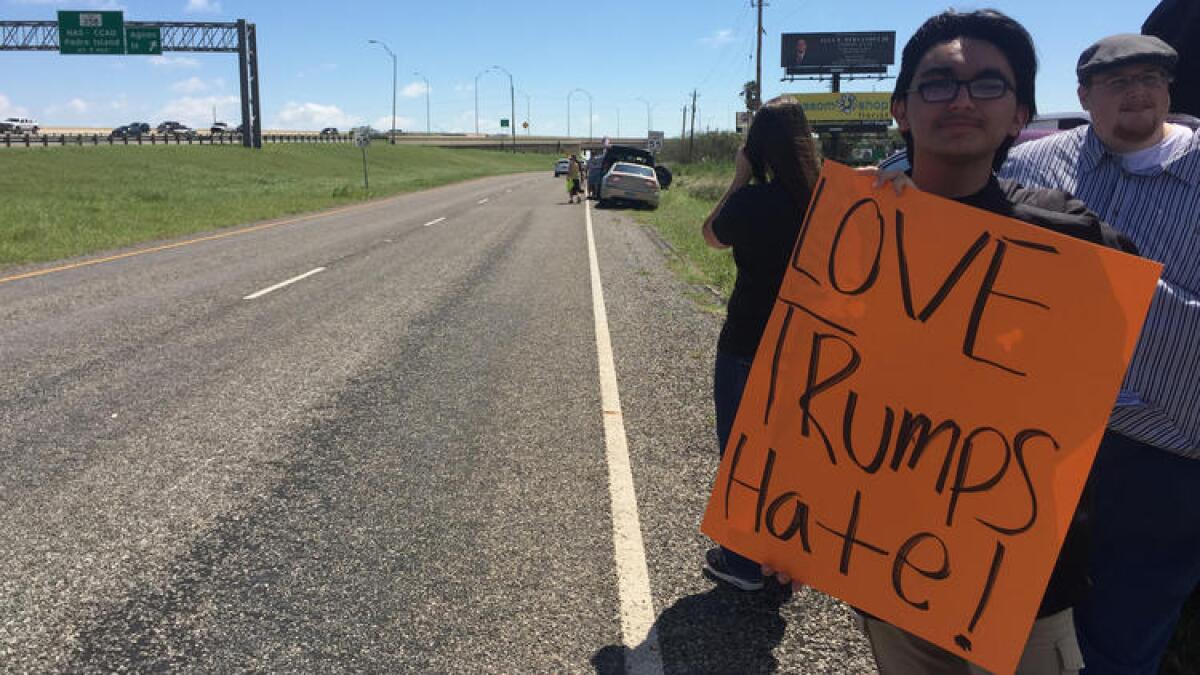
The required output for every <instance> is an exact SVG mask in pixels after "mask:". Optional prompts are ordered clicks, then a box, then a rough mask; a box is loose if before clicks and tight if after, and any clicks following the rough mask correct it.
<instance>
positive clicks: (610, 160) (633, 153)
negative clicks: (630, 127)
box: [587, 145, 672, 199]
mask: <svg viewBox="0 0 1200 675" xmlns="http://www.w3.org/2000/svg"><path fill="white" fill-rule="evenodd" d="M617 162H630V163H633V164H641V165H643V166H648V167H650V168H652V169H654V174H655V177H656V178H657V179H658V186H659V189H661V190H666V189H667V188H669V187H670V186H671V180H672V175H671V170H670V169H668V168H667V167H665V166H662V165H659V164H656V162H655V160H654V153H652V152H650V151H649V150H643V149H642V148H635V147H633V146H630V145H610V146H609V147H608V149H607V150H605V151H604V154H601V155H592V158H591V160H589V161H588V174H587V182H588V195H589V196H590V197H591V198H593V199H599V198H600V187H601V182H602V181H603V180H604V177H605V176H607V175H608V170H609V169H611V168H612V166H613V164H616V163H617Z"/></svg>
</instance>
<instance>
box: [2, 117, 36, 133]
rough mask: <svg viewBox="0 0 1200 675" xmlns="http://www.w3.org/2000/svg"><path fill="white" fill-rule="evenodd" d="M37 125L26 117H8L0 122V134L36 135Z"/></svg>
mask: <svg viewBox="0 0 1200 675" xmlns="http://www.w3.org/2000/svg"><path fill="white" fill-rule="evenodd" d="M37 132H38V123H37V122H34V121H33V120H31V119H29V118H28V117H9V118H7V119H5V120H4V121H3V122H0V134H36V133H37Z"/></svg>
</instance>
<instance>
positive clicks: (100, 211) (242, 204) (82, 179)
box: [0, 142, 554, 267]
mask: <svg viewBox="0 0 1200 675" xmlns="http://www.w3.org/2000/svg"><path fill="white" fill-rule="evenodd" d="M553 160H554V157H553V156H551V155H545V154H522V153H517V154H511V153H504V152H498V151H489V150H452V149H442V148H432V147H418V146H389V145H387V144H385V143H378V142H377V143H375V144H374V145H372V146H371V147H370V148H369V150H368V153H367V162H368V170H369V176H370V184H371V190H370V193H369V195H368V194H366V193H364V191H363V170H362V153H361V151H360V150H359V149H358V148H356V147H354V146H353V145H349V144H346V145H291V144H281V145H271V146H267V147H265V148H263V149H262V150H258V151H248V150H246V149H244V148H241V147H237V146H227V147H226V146H216V147H211V146H210V147H191V146H175V147H162V148H126V147H121V146H117V147H96V148H86V147H85V148H71V147H66V148H52V149H36V148H31V149H17V148H12V149H5V150H3V151H0V176H3V184H4V188H3V190H2V191H0V267H4V266H9V265H14V264H22V263H34V262H44V261H49V260H59V259H62V258H68V257H72V256H76V255H82V254H87V253H93V252H97V251H102V250H107V249H113V248H118V247H122V246H128V245H130V244H135V243H139V242H144V241H150V240H155V239H163V238H169V237H175V236H179V235H183V234H188V233H192V232H198V231H202V230H211V229H216V228H220V227H227V226H231V225H238V224H241V223H247V222H253V221H256V220H264V219H269V218H276V217H279V216H284V215H289V214H295V213H302V212H306V211H314V210H317V209H322V208H327V207H331V206H336V205H340V204H346V203H350V202H355V201H360V200H362V199H364V198H366V197H368V196H369V197H383V196H388V195H393V194H398V193H402V192H411V191H414V190H421V189H424V188H429V187H433V186H436V185H444V184H446V183H453V182H456V181H462V180H467V179H471V178H478V177H481V176H489V175H496V174H504V173H513V172H518V171H546V172H550V170H551V168H552V167H553Z"/></svg>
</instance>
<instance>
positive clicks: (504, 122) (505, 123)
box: [500, 117, 508, 129]
mask: <svg viewBox="0 0 1200 675" xmlns="http://www.w3.org/2000/svg"><path fill="white" fill-rule="evenodd" d="M500 128H501V129H506V128H508V120H507V119H506V118H503V117H501V118H500Z"/></svg>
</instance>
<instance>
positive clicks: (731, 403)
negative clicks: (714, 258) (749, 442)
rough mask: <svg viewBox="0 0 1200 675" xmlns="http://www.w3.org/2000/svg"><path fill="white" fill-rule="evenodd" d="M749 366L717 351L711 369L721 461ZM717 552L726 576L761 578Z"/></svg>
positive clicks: (757, 570) (755, 568)
mask: <svg viewBox="0 0 1200 675" xmlns="http://www.w3.org/2000/svg"><path fill="white" fill-rule="evenodd" d="M752 362H753V359H751V358H749V357H745V356H737V355H734V354H729V353H727V352H722V351H717V360H716V365H715V367H714V368H713V404H714V405H715V407H716V411H717V444H718V448H719V453H720V456H721V457H724V456H725V446H726V445H728V444H729V434H730V433H731V432H732V431H733V418H734V417H735V416H736V415H737V409H738V404H739V403H741V402H742V392H743V391H744V390H745V389H746V381H747V380H748V379H750V364H751V363H752ZM721 550H722V551H724V552H725V563H726V564H727V565H728V566H729V571H730V572H732V573H734V574H736V575H737V576H739V577H742V578H743V579H760V578H762V568H761V567H760V566H759V564H758V563H756V562H754V561H753V560H751V559H749V558H747V557H745V556H741V555H738V554H737V553H734V552H733V551H730V550H729V549H727V548H725V547H721Z"/></svg>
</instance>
